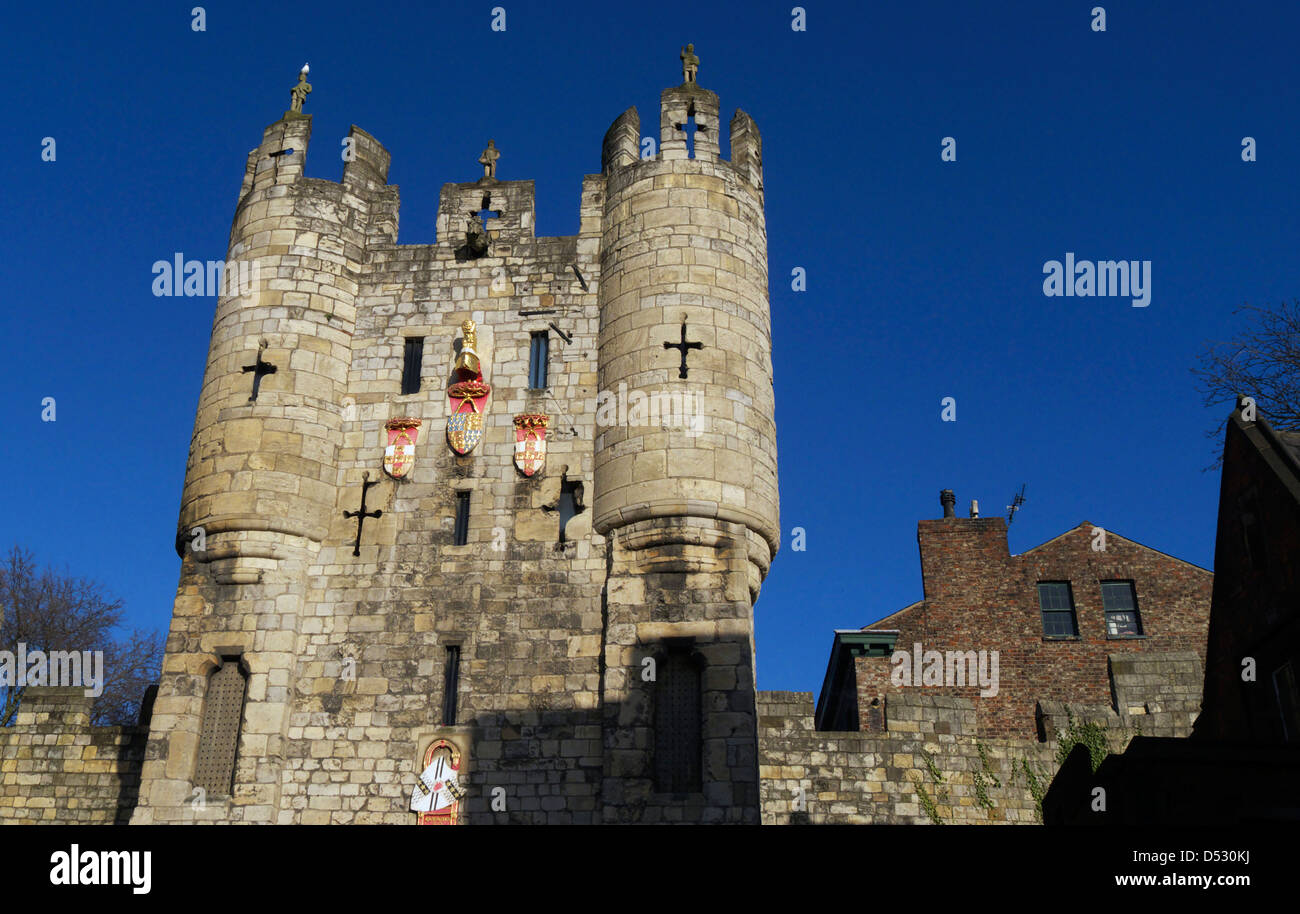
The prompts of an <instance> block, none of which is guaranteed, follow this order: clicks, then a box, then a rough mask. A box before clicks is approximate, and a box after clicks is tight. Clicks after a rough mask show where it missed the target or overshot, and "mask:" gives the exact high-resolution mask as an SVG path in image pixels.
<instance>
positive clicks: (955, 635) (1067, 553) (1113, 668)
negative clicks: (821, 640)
mask: <svg viewBox="0 0 1300 914" xmlns="http://www.w3.org/2000/svg"><path fill="white" fill-rule="evenodd" d="M941 501H942V503H943V506H944V516H943V517H942V518H938V519H932V520H922V521H920V522H919V523H918V525H917V542H918V545H919V547H920V553H921V577H922V584H923V587H924V594H925V596H924V599H922V600H920V601H919V602H917V603H914V604H912V605H911V606H908V607H906V608H904V609H902V610H899V611H898V612H896V613H894V614H892V615H890V616H886V617H885V618H884V619H881V620H880V621H878V622H876V623H874V624H872V625H870V626H867V627H866V628H865V629H862V630H859V631H839V632H836V635H835V642H834V647H833V650H832V655H831V659H830V662H829V664H828V668H827V674H826V680H825V682H824V685H823V688H822V694H821V697H820V700H819V702H818V706H817V726H818V727H819V729H824V730H852V729H858V730H869V731H879V730H882V729H884V726H885V721H884V720H883V719H882V714H883V713H884V712H883V708H884V705H885V702H884V698H885V697H886V696H887V695H888V694H889V693H890V692H891V691H895V690H897V688H899V686H898V685H896V684H895V682H894V670H895V669H897V668H898V667H899V666H900V664H896V663H895V662H894V661H893V656H894V654H895V653H896V652H908V653H912V654H915V653H916V647H915V646H916V645H917V644H918V643H919V644H920V645H921V653H920V654H919V655H918V656H919V659H917V660H916V662H914V663H913V664H912V665H911V667H912V669H913V670H921V671H922V672H923V673H924V671H926V670H935V671H936V675H935V677H934V678H933V679H932V678H930V677H929V675H928V674H925V675H924V681H925V685H924V691H926V692H927V693H933V694H936V695H957V696H965V697H967V698H970V699H971V700H972V701H973V702H974V705H975V708H976V710H977V721H978V731H979V733H980V734H981V735H997V736H1006V737H1024V738H1033V737H1035V736H1037V737H1039V738H1044V737H1045V736H1047V735H1048V734H1046V733H1044V732H1043V730H1044V726H1045V724H1044V720H1043V716H1044V714H1045V713H1046V714H1047V715H1048V716H1049V717H1050V716H1051V715H1052V713H1053V712H1054V711H1055V712H1056V713H1059V710H1060V709H1059V707H1058V706H1059V705H1061V704H1072V705H1081V706H1084V707H1092V708H1096V709H1099V712H1100V711H1103V710H1104V709H1108V708H1109V709H1113V712H1114V714H1115V716H1116V718H1117V719H1118V718H1120V717H1128V716H1136V715H1140V714H1143V713H1147V712H1148V711H1149V710H1155V709H1159V710H1171V709H1174V708H1177V709H1178V710H1180V711H1186V712H1188V713H1190V714H1191V715H1192V717H1193V718H1194V711H1195V709H1196V707H1197V706H1198V705H1199V687H1200V668H1201V664H1202V663H1203V662H1204V658H1205V640H1206V628H1207V625H1208V620H1209V611H1210V593H1211V587H1212V582H1213V575H1212V573H1211V572H1209V571H1206V570H1205V569H1204V568H1199V567H1197V566H1195V565H1192V564H1189V563H1187V562H1184V561H1181V560H1179V559H1176V558H1174V557H1172V556H1169V555H1166V554H1164V553H1162V552H1159V551H1157V550H1155V549H1151V548H1149V547H1147V546H1143V545H1142V544H1140V543H1135V542H1133V541H1132V540H1129V539H1126V538H1124V537H1123V536H1120V535H1119V534H1117V533H1115V532H1113V531H1110V530H1103V529H1102V528H1100V527H1097V526H1095V525H1093V524H1091V523H1088V522H1086V521H1085V522H1084V523H1081V524H1079V525H1078V526H1077V527H1074V528H1073V529H1071V530H1067V531H1066V532H1065V533H1062V534H1061V535H1060V536H1057V537H1055V538H1053V539H1051V540H1049V541H1047V542H1046V543H1043V544H1042V545H1040V546H1036V547H1034V548H1033V549H1030V550H1027V551H1026V552H1023V553H1021V554H1019V555H1011V554H1010V551H1009V548H1008V546H1007V525H1006V521H1005V520H1004V519H1003V518H1001V517H983V518H982V517H974V516H972V517H957V516H955V512H954V510H953V506H954V503H955V498H954V497H953V495H952V493H951V492H950V491H945V492H944V493H943V496H942V499H941ZM929 651H937V652H940V653H941V654H942V655H943V656H942V658H941V659H942V661H943V664H942V671H943V673H944V676H943V678H942V684H938V683H937V680H939V676H938V670H939V669H940V668H939V667H935V666H933V665H932V664H931V663H929V662H927V659H928V658H927V655H926V653H925V652H929ZM994 652H996V673H997V684H996V694H991V693H992V692H993V691H994V690H993V689H992V688H988V687H984V688H982V687H980V686H979V685H978V684H976V685H972V683H977V682H978V678H977V677H978V675H979V674H980V671H981V669H983V671H984V674H985V675H986V678H989V679H991V678H992V677H991V674H992V673H993V671H994V670H993V656H994ZM1152 663H1158V668H1156V667H1152V666H1151V664H1152ZM981 664H982V665H983V666H982V667H981ZM1135 664H1136V665H1135ZM1152 677H1159V678H1160V679H1162V680H1163V685H1162V686H1161V687H1160V688H1158V689H1155V690H1152V689H1151V688H1149V687H1150V686H1152V685H1153V682H1154V680H1153V679H1152ZM915 678H917V677H913V676H912V675H911V673H910V671H909V679H908V680H907V681H906V683H905V684H904V685H903V687H904V688H906V687H912V688H915V687H916V686H917V685H918V683H917V682H916V681H913V680H914V679H915ZM1130 686H1131V687H1132V688H1128V687H1130ZM1141 686H1146V687H1147V688H1139V687H1141ZM1126 689H1127V693H1126ZM982 692H983V693H985V694H981V693H982ZM1148 705H1150V708H1148V707H1147V706H1148ZM1185 722H1186V723H1187V724H1190V719H1188V720H1186V721H1185ZM1058 725H1059V722H1058ZM1171 735H1172V734H1171Z"/></svg>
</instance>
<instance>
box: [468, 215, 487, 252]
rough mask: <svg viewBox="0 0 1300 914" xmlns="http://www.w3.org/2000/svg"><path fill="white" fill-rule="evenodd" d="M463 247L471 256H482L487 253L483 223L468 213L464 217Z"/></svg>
mask: <svg viewBox="0 0 1300 914" xmlns="http://www.w3.org/2000/svg"><path fill="white" fill-rule="evenodd" d="M465 247H466V248H467V249H468V250H469V253H470V255H471V256H473V257H482V256H483V255H484V254H486V253H487V249H488V239H487V234H486V233H484V231H483V223H481V222H479V221H478V218H477V217H476V216H475V215H474V214H473V213H470V214H469V215H467V216H466V217H465Z"/></svg>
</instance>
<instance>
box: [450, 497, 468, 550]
mask: <svg viewBox="0 0 1300 914" xmlns="http://www.w3.org/2000/svg"><path fill="white" fill-rule="evenodd" d="M468 542H469V492H457V493H456V531H455V533H454V534H453V537H452V545H455V546H464V545H465V544H466V543H468Z"/></svg>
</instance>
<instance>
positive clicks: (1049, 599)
mask: <svg viewBox="0 0 1300 914" xmlns="http://www.w3.org/2000/svg"><path fill="white" fill-rule="evenodd" d="M1038 608H1039V609H1040V610H1041V611H1042V614H1043V635H1044V636H1045V637H1047V638H1073V637H1076V636H1077V635H1078V634H1079V623H1078V620H1077V619H1076V618H1075V615H1074V594H1073V593H1072V592H1071V590H1070V582H1069V581H1042V582H1040V583H1039V585H1038Z"/></svg>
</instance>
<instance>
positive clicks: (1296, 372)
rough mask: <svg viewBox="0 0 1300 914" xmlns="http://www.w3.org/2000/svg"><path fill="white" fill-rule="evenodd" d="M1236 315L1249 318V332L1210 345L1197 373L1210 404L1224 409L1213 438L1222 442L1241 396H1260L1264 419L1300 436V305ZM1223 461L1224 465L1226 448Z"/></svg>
mask: <svg viewBox="0 0 1300 914" xmlns="http://www.w3.org/2000/svg"><path fill="white" fill-rule="evenodd" d="M1233 313H1235V314H1241V315H1245V317H1246V326H1245V327H1244V329H1242V330H1241V332H1239V333H1238V334H1237V335H1236V336H1234V337H1233V338H1232V339H1230V340H1226V341H1215V342H1209V343H1206V345H1205V350H1204V351H1203V352H1202V353H1201V357H1200V360H1199V364H1198V365H1197V367H1196V368H1193V369H1192V372H1193V374H1195V375H1196V377H1197V380H1198V381H1199V384H1198V388H1199V390H1200V393H1201V394H1202V396H1203V397H1204V398H1205V405H1206V406H1214V407H1222V409H1223V418H1222V419H1220V420H1219V424H1218V425H1217V426H1215V427H1214V429H1213V430H1211V431H1209V432H1206V435H1207V437H1209V438H1211V439H1212V440H1214V441H1216V442H1219V443H1220V444H1221V443H1222V441H1223V428H1224V425H1225V423H1226V422H1227V413H1228V411H1229V410H1231V409H1232V404H1233V403H1235V402H1236V398H1237V395H1238V394H1241V395H1243V396H1247V397H1254V399H1255V405H1256V407H1257V409H1258V412H1259V415H1261V416H1263V417H1264V418H1265V419H1267V420H1268V423H1269V425H1271V426H1273V427H1274V428H1277V429H1286V430H1290V431H1300V301H1293V302H1291V303H1290V304H1287V303H1285V302H1284V303H1282V304H1281V305H1279V306H1277V307H1276V308H1260V307H1256V306H1254V305H1243V306H1242V307H1240V308H1237V309H1236V311H1234V312H1233ZM1217 456H1218V459H1219V460H1222V448H1221V447H1220V448H1219V451H1218V455H1217ZM1215 466H1216V467H1217V466H1218V463H1217V462H1216V463H1215Z"/></svg>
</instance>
